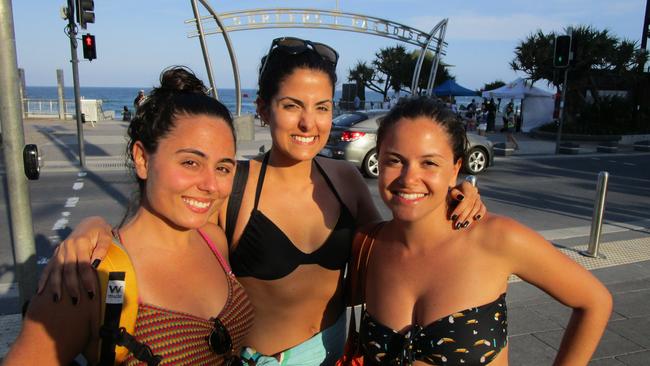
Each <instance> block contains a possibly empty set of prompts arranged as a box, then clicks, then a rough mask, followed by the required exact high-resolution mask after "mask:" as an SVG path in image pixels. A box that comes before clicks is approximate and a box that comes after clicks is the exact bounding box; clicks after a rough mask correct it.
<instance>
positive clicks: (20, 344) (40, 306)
mask: <svg viewBox="0 0 650 366" xmlns="http://www.w3.org/2000/svg"><path fill="white" fill-rule="evenodd" d="M64 293H65V291H64ZM93 324H97V325H98V324H99V298H98V297H95V299H94V300H93V301H85V302H84V303H76V304H75V302H74V301H73V300H72V298H71V297H70V296H67V294H66V296H65V298H62V299H61V300H60V301H58V302H52V301H51V300H50V298H49V297H47V296H34V297H33V298H32V300H31V302H30V305H29V308H28V309H27V314H26V315H25V319H23V324H22V329H21V331H20V334H19V335H18V338H16V340H15V342H14V343H13V344H12V346H11V348H10V349H9V353H7V355H6V357H5V359H4V361H3V365H5V366H14V365H69V364H70V362H72V360H73V359H74V358H75V357H76V356H77V355H79V354H81V353H84V352H85V351H90V352H94V351H93V350H94V347H92V346H95V345H96V344H97V339H96V338H95V337H96V336H94V335H98V334H99V332H98V329H97V326H95V325H93ZM89 346H91V347H89ZM86 357H87V358H89V360H90V361H92V360H94V359H95V358H96V357H97V355H96V354H86Z"/></svg>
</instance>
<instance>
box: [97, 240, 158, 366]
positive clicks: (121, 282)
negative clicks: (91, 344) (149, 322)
mask: <svg viewBox="0 0 650 366" xmlns="http://www.w3.org/2000/svg"><path fill="white" fill-rule="evenodd" d="M97 275H98V277H99V284H100V292H101V318H100V319H101V327H100V345H99V355H100V361H99V364H100V365H106V366H108V365H117V364H120V363H122V362H123V361H124V360H125V358H126V356H128V354H129V353H132V354H133V355H134V356H135V357H136V358H137V359H139V360H141V361H145V362H146V363H147V364H149V365H157V364H158V363H160V361H161V358H160V357H159V356H155V355H153V353H152V352H151V349H150V348H149V347H148V346H147V345H145V344H142V343H140V342H138V341H137V340H136V339H135V338H134V337H133V336H132V334H133V331H134V329H135V321H136V318H137V316H138V285H137V282H136V277H135V270H134V268H133V264H132V263H131V259H130V258H129V255H128V253H127V252H126V250H125V249H124V247H122V246H121V245H120V244H119V243H117V242H116V241H113V243H112V244H111V246H110V247H109V248H108V252H107V254H106V257H104V259H103V260H102V261H101V263H100V264H99V266H98V267H97Z"/></svg>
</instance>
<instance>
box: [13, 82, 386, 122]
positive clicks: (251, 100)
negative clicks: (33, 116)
mask: <svg viewBox="0 0 650 366" xmlns="http://www.w3.org/2000/svg"><path fill="white" fill-rule="evenodd" d="M140 89H144V91H145V93H148V92H149V91H150V90H151V88H137V87H93V86H85V87H84V86H82V87H81V88H80V92H81V97H82V98H84V99H101V100H102V108H103V110H104V111H115V118H116V119H121V118H122V110H123V108H124V106H127V107H128V108H129V109H130V110H131V111H133V100H134V99H135V96H136V95H137V94H138V91H139V90H140ZM241 93H242V114H246V113H252V114H254V113H255V97H256V96H257V89H242V91H241ZM25 94H26V95H25V98H28V99H51V100H56V99H57V98H58V96H57V91H56V86H27V87H26V90H25ZM218 94H219V100H220V101H221V102H222V103H223V104H225V105H226V107H228V109H230V111H231V113H233V114H234V113H235V108H236V105H235V103H236V101H235V89H218ZM341 95H342V94H341V91H340V90H337V91H336V93H335V97H334V99H335V100H338V99H339V98H341ZM63 97H64V99H66V100H74V89H73V87H64V90H63ZM381 99H382V97H381V94H379V93H375V92H373V91H366V100H368V101H375V102H377V101H380V100H381Z"/></svg>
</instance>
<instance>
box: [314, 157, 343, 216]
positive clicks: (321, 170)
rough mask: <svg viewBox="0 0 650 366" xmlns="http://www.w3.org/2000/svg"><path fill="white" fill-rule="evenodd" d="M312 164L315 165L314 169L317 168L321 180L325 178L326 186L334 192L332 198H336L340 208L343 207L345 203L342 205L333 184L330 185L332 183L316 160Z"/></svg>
mask: <svg viewBox="0 0 650 366" xmlns="http://www.w3.org/2000/svg"><path fill="white" fill-rule="evenodd" d="M314 163H315V164H316V168H318V171H319V172H320V174H321V175H322V176H323V178H325V183H327V185H328V186H329V187H330V189H331V190H332V192H334V196H336V199H337V200H339V203H340V204H341V205H342V206H345V203H343V200H342V199H341V196H339V192H337V191H336V187H335V186H334V183H332V181H331V180H330V177H328V176H327V174H326V173H325V169H323V167H321V166H320V164H319V163H318V161H317V160H316V159H314ZM345 207H346V208H347V206H345Z"/></svg>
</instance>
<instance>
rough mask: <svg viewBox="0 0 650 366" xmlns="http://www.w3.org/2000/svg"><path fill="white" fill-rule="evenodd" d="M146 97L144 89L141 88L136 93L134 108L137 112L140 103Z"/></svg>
mask: <svg viewBox="0 0 650 366" xmlns="http://www.w3.org/2000/svg"><path fill="white" fill-rule="evenodd" d="M146 99H147V97H146V96H145V95H144V90H140V91H139V92H138V95H136V97H135V99H134V100H133V109H134V110H135V111H136V112H137V111H138V108H140V105H141V104H142V103H144V101H145V100H146Z"/></svg>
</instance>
